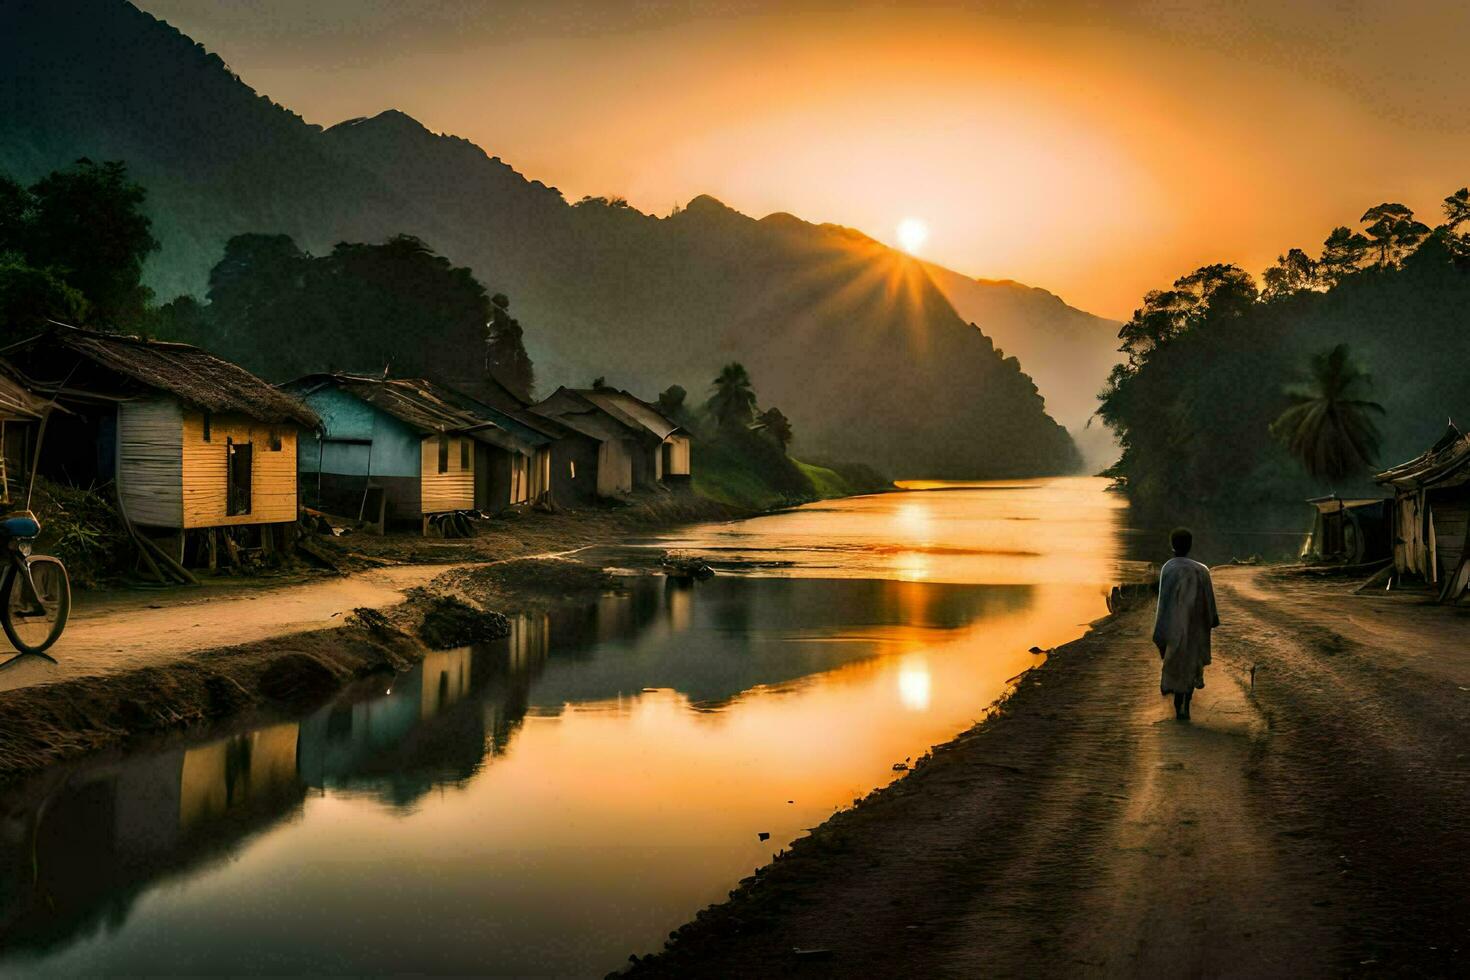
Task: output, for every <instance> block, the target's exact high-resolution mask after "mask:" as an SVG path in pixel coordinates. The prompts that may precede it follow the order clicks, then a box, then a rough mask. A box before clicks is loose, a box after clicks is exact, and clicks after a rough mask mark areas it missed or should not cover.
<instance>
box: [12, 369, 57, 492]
mask: <svg viewBox="0 0 1470 980" xmlns="http://www.w3.org/2000/svg"><path fill="white" fill-rule="evenodd" d="M51 408H52V406H51V405H50V404H49V403H48V402H47V401H46V400H45V399H43V398H40V397H38V396H36V395H34V394H32V393H31V392H30V391H27V390H26V388H25V387H24V386H23V385H22V384H21V383H20V382H19V381H17V380H15V378H13V377H12V376H11V375H10V374H9V373H8V371H7V370H6V368H5V367H4V366H0V506H5V507H9V506H12V505H20V504H24V502H25V498H26V489H27V486H28V484H29V481H30V473H31V465H32V461H33V459H34V458H35V453H36V440H37V438H38V437H39V436H40V434H41V419H42V418H43V417H44V416H45V415H46V414H47V412H48V411H49V410H50V409H51Z"/></svg>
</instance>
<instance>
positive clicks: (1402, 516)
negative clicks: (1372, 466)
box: [1375, 422, 1470, 600]
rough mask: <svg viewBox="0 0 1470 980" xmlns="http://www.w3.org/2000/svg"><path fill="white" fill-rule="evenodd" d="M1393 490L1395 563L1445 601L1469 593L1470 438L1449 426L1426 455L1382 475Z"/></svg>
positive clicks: (1401, 575)
mask: <svg viewBox="0 0 1470 980" xmlns="http://www.w3.org/2000/svg"><path fill="white" fill-rule="evenodd" d="M1375 479H1376V480H1377V481H1378V483H1379V484H1381V485H1382V486H1385V487H1387V488H1389V489H1391V490H1392V491H1393V494H1394V498H1393V562H1394V571H1395V578H1396V580H1397V581H1399V582H1403V581H1404V580H1406V579H1407V580H1414V579H1417V580H1419V581H1422V582H1424V583H1426V584H1428V585H1429V586H1430V587H1432V588H1434V589H1435V590H1436V591H1437V592H1438V593H1439V597H1440V599H1442V600H1456V599H1459V598H1461V597H1462V596H1464V595H1465V594H1466V591H1467V589H1470V547H1467V544H1470V542H1467V537H1470V435H1466V434H1464V433H1462V432H1460V430H1459V429H1458V428H1457V427H1456V426H1455V424H1454V423H1453V422H1451V423H1450V424H1449V425H1448V427H1447V428H1446V429H1445V431H1444V434H1443V435H1441V436H1440V437H1439V439H1438V440H1437V441H1436V442H1435V443H1434V445H1432V446H1430V447H1429V449H1428V450H1426V451H1425V452H1424V453H1422V454H1420V455H1419V456H1416V457H1415V458H1414V459H1411V460H1409V461H1408V462H1407V463H1401V464H1399V465H1398V466H1395V467H1393V468H1392V469H1388V470H1385V471H1384V472H1382V473H1380V474H1378V476H1377V477H1375Z"/></svg>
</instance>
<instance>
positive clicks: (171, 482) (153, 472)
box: [117, 398, 184, 528]
mask: <svg viewBox="0 0 1470 980" xmlns="http://www.w3.org/2000/svg"><path fill="white" fill-rule="evenodd" d="M183 425H184V409H183V406H182V405H180V404H179V403H178V402H177V401H175V400H174V399H172V398H154V399H149V400H147V401H137V402H124V403H122V404H120V405H118V407H117V479H118V488H119V491H120V493H121V495H122V501H123V506H124V507H126V508H127V511H128V519H129V520H131V521H133V522H134V523H135V524H143V525H147V526H152V527H171V528H178V527H183V526H184V524H183V520H184V498H183V487H184V476H183V474H184V458H183V447H182V446H181V444H180V441H179V440H180V433H181V432H182V431H183Z"/></svg>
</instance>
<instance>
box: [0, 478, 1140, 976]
mask: <svg viewBox="0 0 1470 980" xmlns="http://www.w3.org/2000/svg"><path fill="white" fill-rule="evenodd" d="M920 486H923V487H927V488H929V489H921V490H908V491H905V492H899V493H893V494H887V495H881V496H872V497H862V498H856V499H850V500H842V501H831V502H826V503H821V504H815V505H812V506H808V507H804V508H800V509H797V510H793V511H789V512H785V513H781V514H775V515H771V516H767V517H761V518H756V519H753V520H748V521H743V522H737V523H731V524H720V525H707V526H701V527H696V528H692V529H682V530H680V531H679V532H677V533H676V534H671V535H668V536H667V537H664V538H660V539H657V540H651V541H649V542H641V543H638V544H637V545H634V546H632V547H630V549H629V550H628V551H626V552H624V553H622V554H619V555H614V556H606V557H608V558H609V560H610V561H612V562H613V563H615V564H620V565H630V566H632V565H638V564H640V557H639V556H640V555H642V556H644V559H643V561H644V563H646V556H647V555H649V554H654V553H656V551H654V550H652V549H662V548H679V549H687V550H690V551H696V552H700V553H703V554H705V555H707V556H708V557H709V558H710V559H711V560H712V561H713V562H715V563H716V564H717V565H722V564H723V565H724V566H727V567H730V568H738V569H739V572H738V573H730V572H722V574H721V575H719V576H718V577H716V578H714V579H712V580H710V581H708V582H703V583H699V584H698V585H695V586H693V587H688V586H680V585H679V584H677V583H675V582H671V581H668V580H665V579H663V578H660V577H653V576H640V577H634V578H630V579H629V580H628V581H629V587H628V589H627V590H626V591H625V592H624V593H621V594H618V595H607V596H603V597H601V598H599V599H597V600H595V601H591V602H587V603H583V604H580V605H571V606H568V607H566V608H564V609H557V610H554V611H553V612H552V613H550V614H540V615H536V616H527V617H521V618H519V619H518V620H516V622H515V632H514V635H513V636H512V637H511V638H510V639H509V640H507V641H503V642H499V643H495V644H490V645H486V646H483V647H476V648H473V649H462V650H453V651H447V652H443V653H438V654H434V655H431V656H430V657H429V658H428V659H427V660H426V661H425V662H424V664H423V665H421V666H420V667H418V668H415V669H414V670H413V671H412V672H410V673H408V674H405V675H401V676H399V677H396V678H394V679H393V680H392V682H391V686H390V685H389V684H388V683H387V682H384V685H383V687H382V689H381V690H375V691H367V692H364V691H359V692H357V693H356V696H355V697H353V698H348V699H344V700H342V701H340V702H337V703H335V704H330V705H327V706H325V707H323V708H321V709H319V710H317V711H315V712H314V713H312V714H310V715H308V716H306V717H304V718H301V719H298V720H295V721H290V722H284V723H280V724H275V725H271V726H268V727H265V728H263V729H259V730H256V731H250V732H246V733H243V734H240V735H236V736H232V737H229V738H223V739H217V740H215V741H213V742H210V743H207V744H203V745H192V746H190V745H182V746H174V747H168V748H164V749H159V750H156V751H151V752H148V753H140V754H134V755H132V756H130V757H126V758H123V759H121V760H115V761H112V762H107V763H101V764H96V765H93V766H90V767H84V768H81V769H78V770H76V771H75V772H73V773H71V774H70V776H69V777H68V778H67V780H66V781H65V783H64V784H62V785H59V786H57V787H55V788H54V789H53V790H52V791H51V792H50V794H49V796H47V798H46V799H45V800H44V802H43V803H40V804H36V803H34V802H31V803H27V804H26V805H25V806H23V807H20V808H18V809H17V808H15V807H14V806H12V807H8V808H7V807H6V806H5V805H4V804H0V973H3V974H6V975H14V974H16V973H57V974H76V973H95V972H100V971H107V972H131V973H160V972H187V973H197V972H231V973H240V972H258V973H302V972H317V971H330V972H348V973H384V972H419V971H426V972H456V973H487V972H488V973H511V974H526V973H557V974H566V973H580V974H599V975H600V974H602V973H604V972H606V971H608V970H612V969H616V968H617V967H618V966H619V965H620V964H621V963H623V962H624V961H625V960H626V957H627V955H628V954H629V953H630V952H639V953H645V952H650V951H653V950H654V949H656V948H658V947H659V946H660V945H661V944H662V942H663V939H664V938H665V936H666V935H667V933H668V932H669V930H671V929H673V928H676V927H677V926H678V925H680V924H681V923H682V922H684V921H685V920H687V919H689V918H690V917H691V916H692V915H693V914H694V913H695V912H696V911H697V910H698V909H700V908H701V907H703V906H704V905H706V904H708V903H710V902H715V901H719V900H721V899H723V898H724V897H725V894H726V892H727V891H728V890H729V889H730V888H732V887H733V886H734V885H735V884H736V882H737V881H738V880H739V879H740V878H742V877H745V876H747V875H749V874H751V872H752V870H753V869H755V868H756V867H757V866H759V865H761V864H764V863H765V862H766V861H768V860H769V859H770V857H771V855H772V854H773V853H775V852H776V851H777V850H779V849H780V848H782V847H784V846H786V845H788V844H789V843H790V842H791V841H792V840H793V839H794V838H796V837H798V836H800V835H802V834H803V833H804V831H805V828H809V827H813V826H815V825H816V824H818V823H820V822H821V821H822V820H823V819H825V818H826V817H827V816H828V815H829V814H831V813H832V812H833V810H834V809H835V808H838V807H841V806H846V805H849V804H851V803H852V801H853V799H854V798H855V797H859V796H862V795H864V794H866V793H867V792H868V791H870V790H872V789H873V788H875V787H878V786H881V785H884V784H885V783H887V782H888V781H890V780H891V779H893V778H895V776H896V775H898V774H897V773H895V771H894V769H893V766H894V764H895V763H901V762H903V761H904V760H906V759H913V758H917V757H918V756H920V755H922V754H923V753H924V752H925V751H926V750H927V749H928V748H929V747H930V746H932V745H934V744H935V743H938V742H942V741H945V740H947V739H949V738H950V737H952V736H954V735H955V734H956V733H958V732H960V731H961V730H963V729H965V728H967V727H968V726H970V725H971V724H972V723H973V722H975V721H976V720H978V719H980V718H982V717H983V716H984V714H985V711H986V708H987V706H988V705H989V704H991V703H992V702H993V701H994V700H995V699H996V698H997V697H999V696H1000V695H1001V694H1003V693H1004V691H1005V690H1006V688H1007V682H1008V681H1009V680H1010V679H1011V678H1014V677H1015V676H1016V675H1017V674H1018V673H1020V672H1021V671H1023V670H1025V669H1027V668H1028V667H1030V666H1032V665H1033V664H1035V663H1037V662H1038V660H1039V658H1038V657H1036V656H1034V655H1033V654H1031V653H1028V652H1027V651H1028V650H1029V648H1030V647H1032V646H1039V647H1042V648H1048V647H1051V646H1054V645H1057V644H1060V643H1063V642H1065V641H1067V640H1070V639H1073V638H1075V637H1077V636H1079V635H1080V634H1081V633H1082V632H1083V630H1084V629H1085V626H1086V624H1087V623H1088V622H1089V621H1091V620H1093V619H1096V618H1097V617H1099V616H1101V615H1103V614H1104V613H1105V611H1106V609H1105V595H1106V593H1107V591H1108V589H1109V587H1110V586H1111V585H1112V584H1113V583H1115V582H1118V581H1120V580H1123V579H1128V578H1136V577H1137V576H1138V575H1140V574H1142V573H1143V566H1142V565H1141V564H1140V563H1139V562H1134V561H1129V560H1127V559H1126V558H1125V555H1126V554H1127V553H1128V552H1129V551H1130V547H1129V543H1130V540H1133V539H1132V538H1131V537H1130V532H1128V531H1127V529H1126V527H1125V517H1126V511H1125V509H1124V508H1125V505H1124V502H1123V500H1122V498H1121V497H1119V496H1118V495H1115V494H1110V493H1107V492H1105V491H1104V489H1103V488H1104V486H1105V481H1103V480H1098V479H1084V478H1077V479H1056V480H1038V481H1029V482H1026V483H1024V484H1021V483H1013V484H973V485H954V484H924V485H920ZM1149 541H1150V542H1152V536H1151V537H1150V538H1149ZM1155 557H1162V556H1155ZM758 834H769V835H770V838H769V840H765V841H761V840H759V839H758Z"/></svg>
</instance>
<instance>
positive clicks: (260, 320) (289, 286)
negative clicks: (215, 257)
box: [206, 234, 321, 363]
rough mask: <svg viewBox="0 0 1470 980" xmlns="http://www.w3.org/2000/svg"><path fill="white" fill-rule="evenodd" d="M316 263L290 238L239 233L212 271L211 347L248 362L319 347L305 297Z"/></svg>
mask: <svg viewBox="0 0 1470 980" xmlns="http://www.w3.org/2000/svg"><path fill="white" fill-rule="evenodd" d="M312 261H313V259H312V257H311V256H310V255H307V254H306V253H305V252H303V251H302V250H301V249H300V248H298V247H297V245H296V243H295V242H294V241H292V240H291V237H290V236H289V235H263V234H246V235H236V236H235V237H233V238H231V239H230V240H229V241H228V242H226V243H225V254H224V256H223V257H222V258H221V259H220V260H219V262H217V263H215V266H214V268H213V269H211V270H210V272H209V291H208V293H207V295H208V297H209V326H208V332H209V335H210V343H209V344H207V345H206V346H209V347H211V348H214V349H216V350H219V351H220V352H221V353H226V354H229V355H232V356H234V357H237V358H242V359H245V360H246V362H247V363H256V362H258V361H259V359H260V355H261V354H262V353H263V352H265V351H268V350H272V349H280V348H281V347H282V346H283V345H290V347H291V348H295V347H299V346H301V345H311V344H313V343H319V342H320V341H321V338H320V337H318V336H314V335H313V334H312V333H306V332H304V331H303V328H305V327H307V326H308V324H309V323H310V321H311V319H312V312H313V311H311V310H309V309H308V307H307V303H306V297H305V295H304V292H303V290H304V285H305V281H306V273H307V270H308V268H309V266H310V264H311V263H312Z"/></svg>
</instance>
